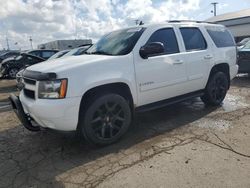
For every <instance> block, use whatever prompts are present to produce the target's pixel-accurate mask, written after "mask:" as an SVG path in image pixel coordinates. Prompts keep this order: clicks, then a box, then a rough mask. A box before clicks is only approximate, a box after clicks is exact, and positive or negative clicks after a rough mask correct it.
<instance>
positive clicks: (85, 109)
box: [10, 21, 238, 145]
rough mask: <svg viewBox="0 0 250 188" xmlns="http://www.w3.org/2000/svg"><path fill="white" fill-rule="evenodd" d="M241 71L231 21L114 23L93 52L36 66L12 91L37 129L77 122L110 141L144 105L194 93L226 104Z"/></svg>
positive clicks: (20, 111) (72, 126) (90, 136)
mask: <svg viewBox="0 0 250 188" xmlns="http://www.w3.org/2000/svg"><path fill="white" fill-rule="evenodd" d="M237 71H238V65H237V64H236V46H235V42H234V39H233V37H232V35H231V34H230V33H229V31H228V30H227V29H226V28H225V27H224V26H222V25H216V24H209V23H201V22H183V21H169V22H165V23H161V24H153V25H142V26H138V27H132V28H127V29H121V30H118V31H114V32H111V33H109V34H107V35H105V36H103V37H102V38H101V39H100V40H99V41H98V42H97V43H96V44H94V45H93V46H92V47H91V48H89V49H88V50H87V52H86V54H85V55H81V56H74V57H66V58H62V59H56V60H52V61H48V62H44V63H40V64H37V65H34V66H31V67H28V68H27V69H26V71H25V72H24V74H23V76H24V78H23V83H24V88H23V90H22V91H21V93H20V96H19V97H16V96H14V95H11V96H10V99H11V102H12V105H13V108H14V110H15V111H16V114H17V115H18V117H19V119H20V120H21V122H22V124H23V125H24V126H25V127H26V128H28V129H29V130H32V131H38V130H40V127H44V128H51V129H56V130H63V131H72V130H77V131H79V133H80V134H81V135H83V136H84V137H85V138H86V140H88V141H90V142H91V143H94V144H98V145H106V144H111V143H113V142H115V141H117V140H118V139H119V138H120V137H121V136H122V135H123V134H124V133H125V132H126V131H127V129H128V127H129V125H130V124H131V120H132V117H133V114H134V112H136V111H146V110H150V109H154V108H158V107H162V106H165V105H168V104H172V103H173V102H180V101H183V100H186V99H189V98H192V97H201V99H202V101H204V103H206V104H209V105H220V104H221V103H222V101H223V99H224V98H225V95H226V93H227V90H228V89H229V86H230V80H231V79H233V78H234V77H235V75H236V74H237Z"/></svg>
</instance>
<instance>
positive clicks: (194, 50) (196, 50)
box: [179, 27, 208, 52]
mask: <svg viewBox="0 0 250 188" xmlns="http://www.w3.org/2000/svg"><path fill="white" fill-rule="evenodd" d="M181 29H197V30H198V31H199V32H200V34H201V36H202V38H203V40H204V41H205V45H206V46H205V48H204V49H192V50H187V48H186V45H185V41H184V38H183V35H182V33H181ZM179 30H180V34H181V37H182V41H183V44H184V48H185V52H198V51H204V50H207V49H208V43H207V40H206V38H205V37H204V35H203V33H202V31H201V30H200V28H199V27H179Z"/></svg>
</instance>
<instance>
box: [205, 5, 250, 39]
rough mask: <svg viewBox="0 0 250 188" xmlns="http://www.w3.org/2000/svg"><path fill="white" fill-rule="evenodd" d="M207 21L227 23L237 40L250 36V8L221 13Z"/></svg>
mask: <svg viewBox="0 0 250 188" xmlns="http://www.w3.org/2000/svg"><path fill="white" fill-rule="evenodd" d="M206 21H208V22H213V23H218V24H222V25H225V26H226V27H227V28H229V30H230V31H231V32H232V34H233V35H234V37H235V40H236V42H238V41H240V40H242V39H243V38H246V37H250V9H245V10H241V11H237V12H232V13H227V14H221V15H218V16H214V17H212V18H210V19H208V20H206Z"/></svg>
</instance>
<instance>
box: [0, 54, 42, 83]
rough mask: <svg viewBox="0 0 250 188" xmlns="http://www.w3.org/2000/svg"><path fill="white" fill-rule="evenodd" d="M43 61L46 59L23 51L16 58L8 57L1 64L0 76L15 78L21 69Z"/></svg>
mask: <svg viewBox="0 0 250 188" xmlns="http://www.w3.org/2000/svg"><path fill="white" fill-rule="evenodd" d="M42 61H45V59H43V58H41V57H38V56H34V55H31V54H28V53H22V54H21V55H19V56H17V57H15V58H8V59H6V60H3V61H2V63H1V64H0V77H9V78H15V77H16V74H17V73H18V71H19V70H21V69H23V68H24V67H27V66H30V65H34V64H36V63H40V62H42Z"/></svg>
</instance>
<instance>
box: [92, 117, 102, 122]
mask: <svg viewBox="0 0 250 188" xmlns="http://www.w3.org/2000/svg"><path fill="white" fill-rule="evenodd" d="M99 121H102V118H101V117H100V116H98V117H96V118H95V119H93V120H92V121H91V123H97V122H99Z"/></svg>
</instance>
